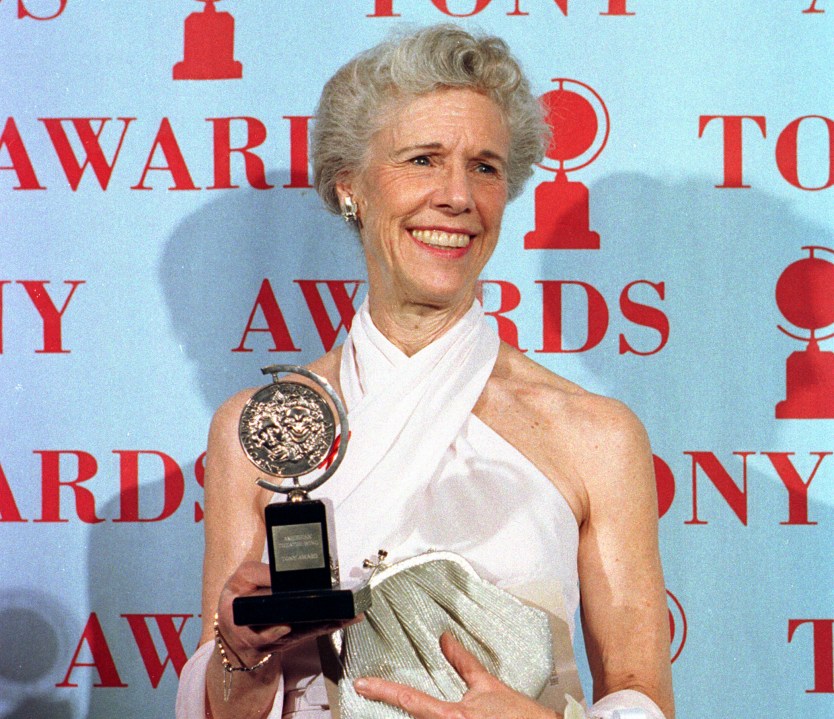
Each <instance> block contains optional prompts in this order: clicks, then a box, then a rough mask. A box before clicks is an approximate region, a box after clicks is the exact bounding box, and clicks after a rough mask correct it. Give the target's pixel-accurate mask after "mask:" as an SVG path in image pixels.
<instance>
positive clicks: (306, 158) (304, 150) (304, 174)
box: [284, 115, 313, 188]
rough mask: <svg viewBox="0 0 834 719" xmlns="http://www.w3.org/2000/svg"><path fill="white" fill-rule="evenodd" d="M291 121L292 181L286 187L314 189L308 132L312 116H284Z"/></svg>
mask: <svg viewBox="0 0 834 719" xmlns="http://www.w3.org/2000/svg"><path fill="white" fill-rule="evenodd" d="M284 119H285V120H289V121H290V181H289V184H286V185H284V187H291V188H292V187H312V185H311V184H310V144H309V141H308V134H309V133H308V131H309V127H310V120H312V119H313V116H312V115H284Z"/></svg>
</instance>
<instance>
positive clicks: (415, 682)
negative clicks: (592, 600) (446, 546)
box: [333, 552, 553, 719]
mask: <svg viewBox="0 0 834 719" xmlns="http://www.w3.org/2000/svg"><path fill="white" fill-rule="evenodd" d="M370 583H371V588H372V589H371V591H372V595H371V596H372V597H373V605H372V607H371V608H370V609H369V610H368V611H367V612H365V621H364V622H360V623H359V624H355V625H353V626H351V627H348V628H347V629H345V630H343V631H342V632H339V633H337V634H336V635H334V636H333V644H334V647H335V649H336V653H337V655H338V657H339V663H340V665H341V676H340V678H339V691H338V693H339V710H340V716H341V719H395V718H396V719H404V718H407V717H408V716H409V715H408V714H406V713H405V712H403V711H402V710H400V709H398V708H395V707H391V706H389V705H387V704H383V703H380V702H372V701H368V700H367V699H364V698H362V697H361V696H359V695H358V694H357V693H356V692H355V691H354V689H353V681H354V680H355V679H357V678H358V677H362V676H375V677H382V678H383V679H388V680H390V681H395V682H399V683H402V684H408V685H410V686H412V687H415V688H416V689H419V690H420V691H423V692H425V693H427V694H430V695H431V696H434V697H436V698H438V699H441V700H444V701H450V702H456V701H460V699H461V698H462V697H463V694H464V693H465V692H466V685H465V684H464V682H463V680H462V679H461V678H460V676H458V674H457V672H456V671H455V670H454V669H453V668H452V666H451V665H450V664H449V662H448V661H447V660H446V658H445V657H444V656H443V654H442V652H441V651H440V643H439V638H440V635H441V634H443V632H446V631H449V632H451V633H452V634H453V635H454V636H455V638H456V639H458V641H460V642H461V643H462V644H463V646H464V647H466V648H467V649H468V650H469V651H470V652H472V654H474V655H475V656H476V657H477V658H478V660H479V661H480V662H481V663H482V664H483V665H484V667H486V669H487V670H488V671H489V672H490V673H491V674H493V675H494V676H496V677H498V678H499V679H500V680H501V681H502V682H504V683H505V684H507V685H508V686H510V687H512V688H513V689H515V690H516V691H519V692H521V693H522V694H525V695H527V696H529V697H531V698H534V699H535V698H536V697H538V696H539V694H540V693H541V692H542V690H543V689H544V688H545V686H546V684H547V682H548V680H549V678H550V676H551V672H552V668H553V649H552V642H551V636H550V628H549V625H548V619H547V615H546V614H545V613H544V612H542V611H540V610H538V609H534V608H532V607H528V606H526V605H524V604H522V603H521V602H520V601H519V600H518V599H516V598H515V597H513V596H512V595H511V594H508V593H507V592H505V591H504V590H502V589H499V588H498V587H495V586H494V585H492V584H490V583H489V582H486V581H484V580H482V579H481V578H480V577H479V576H478V575H477V574H476V572H475V570H474V569H473V568H472V567H471V566H470V565H469V564H468V562H467V561H466V560H465V559H463V558H462V557H460V556H459V555H457V554H454V553H452V552H429V553H427V554H421V555H419V556H417V557H413V558H412V559H407V560H404V561H402V562H398V563H396V564H394V565H391V566H390V567H385V568H384V569H381V571H378V572H377V573H376V574H375V575H374V576H373V577H372V578H371V582H370Z"/></svg>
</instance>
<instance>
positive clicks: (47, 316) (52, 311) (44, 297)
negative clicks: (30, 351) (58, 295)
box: [18, 280, 85, 354]
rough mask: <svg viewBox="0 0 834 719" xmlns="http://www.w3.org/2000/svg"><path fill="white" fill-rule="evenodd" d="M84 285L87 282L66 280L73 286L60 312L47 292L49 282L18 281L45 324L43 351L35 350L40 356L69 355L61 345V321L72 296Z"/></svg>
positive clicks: (66, 282) (67, 283) (65, 282)
mask: <svg viewBox="0 0 834 719" xmlns="http://www.w3.org/2000/svg"><path fill="white" fill-rule="evenodd" d="M84 283H85V280H64V284H65V285H72V288H71V289H70V291H69V294H67V299H65V300H64V304H63V305H62V307H61V309H60V310H59V309H58V308H57V307H56V306H55V303H54V302H53V301H52V298H51V297H50V296H49V293H48V292H47V291H46V285H48V284H49V280H19V281H18V284H20V285H23V287H24V289H25V290H26V293H27V294H28V295H29V299H31V300H32V304H33V305H35V309H36V310H37V311H38V314H39V315H40V316H41V321H42V322H43V349H42V350H35V352H37V353H39V354H69V352H70V350H65V349H64V348H63V346H62V345H61V319H62V318H63V316H64V312H65V311H66V309H67V305H69V303H70V300H71V299H72V296H73V295H74V294H75V290H76V288H77V287H78V285H83V284H84Z"/></svg>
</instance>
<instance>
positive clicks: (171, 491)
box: [113, 449, 185, 522]
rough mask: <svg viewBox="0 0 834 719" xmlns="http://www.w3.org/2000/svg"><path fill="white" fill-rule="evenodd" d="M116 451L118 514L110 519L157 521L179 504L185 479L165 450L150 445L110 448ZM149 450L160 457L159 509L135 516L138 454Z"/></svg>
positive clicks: (183, 491) (167, 515) (170, 512)
mask: <svg viewBox="0 0 834 719" xmlns="http://www.w3.org/2000/svg"><path fill="white" fill-rule="evenodd" d="M113 454H118V455H119V489H120V491H119V517H118V518H117V519H114V520H113V521H114V522H161V521H162V520H163V519H167V518H168V517H170V516H171V515H172V514H173V513H174V512H176V511H177V509H178V508H179V506H180V502H182V498H183V496H184V495H185V479H184V477H183V476H182V470H181V469H180V467H179V465H178V464H177V463H176V462H175V461H174V460H173V459H172V458H171V457H169V456H168V455H167V454H164V453H162V452H156V451H154V450H150V449H114V450H113ZM142 454H150V455H153V456H155V457H159V458H160V459H161V460H162V469H163V474H162V486H163V505H162V511H161V512H160V513H159V514H158V515H157V516H156V517H140V516H139V455H142Z"/></svg>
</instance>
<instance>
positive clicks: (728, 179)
mask: <svg viewBox="0 0 834 719" xmlns="http://www.w3.org/2000/svg"><path fill="white" fill-rule="evenodd" d="M713 120H723V122H724V184H723V185H716V187H718V188H740V187H745V188H749V187H750V185H745V184H744V181H743V179H742V131H741V130H742V123H743V122H744V120H753V122H755V123H756V125H758V127H759V129H760V130H761V131H762V137H767V120H766V119H765V117H764V115H701V118H700V124H699V125H698V137H699V138H700V137H703V136H704V129H705V128H706V126H707V125H709V123H710V122H712V121H713Z"/></svg>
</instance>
